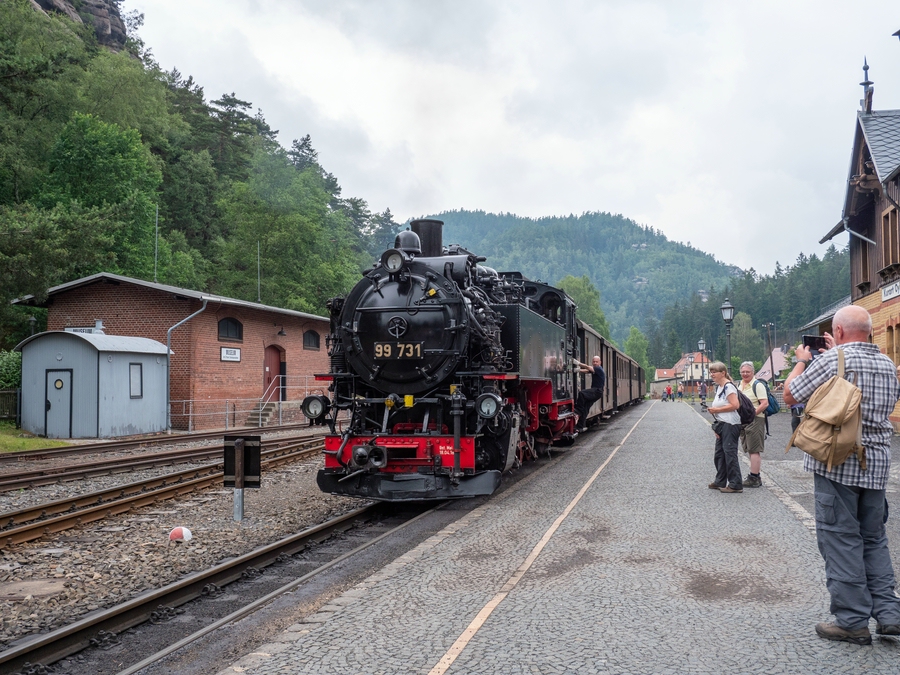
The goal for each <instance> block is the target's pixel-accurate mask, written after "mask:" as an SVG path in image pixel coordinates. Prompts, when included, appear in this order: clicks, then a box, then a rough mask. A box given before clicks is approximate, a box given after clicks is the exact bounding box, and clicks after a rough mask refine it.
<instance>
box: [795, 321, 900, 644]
mask: <svg viewBox="0 0 900 675" xmlns="http://www.w3.org/2000/svg"><path fill="white" fill-rule="evenodd" d="M832 325H833V326H834V337H832V336H831V335H829V334H828V333H825V340H826V344H827V346H828V349H826V350H825V352H824V353H823V354H821V355H820V356H819V357H817V358H816V360H815V361H812V362H811V359H812V355H811V354H810V350H809V347H806V346H805V345H798V346H797V350H796V355H797V363H796V364H795V365H794V368H793V370H791V373H790V375H788V377H787V380H785V383H784V401H785V403H787V404H788V405H794V404H796V403H800V402H803V401H809V397H810V396H812V395H813V393H814V392H815V391H816V389H818V388H819V387H820V386H822V385H823V384H825V383H826V382H827V381H828V380H829V379H831V378H832V377H834V376H835V375H836V374H837V370H838V350H837V349H834V346H835V345H840V346H841V349H842V350H843V352H844V361H845V368H846V370H847V371H848V372H853V373H854V374H855V377H856V384H857V386H858V387H859V388H860V390H861V391H862V403H861V404H860V411H861V413H862V444H863V446H864V447H865V449H866V455H865V458H866V464H867V468H866V470H862V468H861V467H860V464H859V459H858V458H857V456H856V455H855V454H853V453H851V454H850V455H849V456H848V457H847V459H846V460H845V461H844V463H843V464H841V465H839V466H835V467H832V469H831V471H829V470H828V467H827V465H826V464H824V463H822V462H819V461H817V460H815V459H813V458H812V457H811V456H810V455H805V456H804V458H803V468H804V469H805V470H806V471H811V472H813V474H814V475H813V481H814V482H813V485H814V490H815V498H816V539H817V540H818V544H819V552H820V553H821V554H822V557H823V558H824V559H825V585H826V587H827V588H828V592H829V593H830V594H831V613H832V614H834V618H835V620H834V622H833V623H819V624H816V633H817V634H818V635H819V636H820V637H823V638H825V639H826V640H838V641H842V642H852V643H854V644H860V645H868V644H872V635H871V634H870V633H869V618H870V617H872V618H874V619H875V621H876V622H877V623H876V627H875V632H876V633H878V634H879V635H900V598H898V597H897V596H896V595H895V594H894V586H895V579H894V567H893V564H892V563H891V553H890V550H889V549H888V541H887V535H886V534H885V527H884V525H885V522H886V521H887V516H888V511H887V499H886V498H885V488H886V486H887V481H888V477H889V476H890V469H891V437H892V436H893V428H892V426H891V421H890V414H891V413H892V412H893V410H894V406H895V405H896V403H897V400H898V399H900V383H898V381H897V370H896V368H895V366H894V364H893V363H892V362H891V360H890V359H889V358H888V357H886V356H884V355H883V354H881V353H880V352H879V349H878V347H877V346H876V345H874V344H871V343H870V342H869V336H870V335H871V334H872V317H871V316H870V315H869V313H868V312H867V311H866V310H865V309H863V308H862V307H859V306H856V305H850V306H848V307H842V308H841V309H839V310H838V311H837V313H836V314H835V315H834V319H832Z"/></svg>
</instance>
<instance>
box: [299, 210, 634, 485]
mask: <svg viewBox="0 0 900 675" xmlns="http://www.w3.org/2000/svg"><path fill="white" fill-rule="evenodd" d="M442 227H443V223H442V222H441V221H439V220H417V221H413V222H412V223H411V229H410V230H407V231H405V232H401V233H400V234H399V235H398V236H397V239H396V242H395V246H394V248H392V249H389V250H387V251H385V252H384V254H383V255H382V256H381V260H380V262H378V263H376V264H375V265H374V266H373V267H372V269H370V270H369V271H367V272H366V273H365V274H364V277H363V279H362V280H361V281H360V282H359V283H358V284H356V286H355V287H354V288H353V290H352V291H351V292H350V293H349V295H347V297H346V298H334V299H332V300H331V301H329V303H328V309H329V312H330V315H331V333H330V334H329V335H328V338H327V345H328V353H329V357H330V372H329V373H328V374H327V375H317V376H316V378H317V379H320V380H328V381H330V385H329V387H328V391H329V392H330V396H324V395H316V396H309V397H307V398H306V399H305V400H304V401H303V404H302V408H303V412H304V414H305V415H306V416H307V417H308V418H309V419H310V420H311V421H312V422H313V423H319V424H323V423H324V424H328V426H329V428H330V431H331V433H330V434H329V435H328V436H327V437H326V441H325V467H324V468H323V469H322V470H321V471H319V473H318V476H317V481H318V484H319V487H320V488H321V489H322V490H323V491H324V492H329V493H332V494H341V495H350V496H357V497H365V498H369V499H377V500H385V501H404V500H422V499H446V498H454V497H471V496H475V495H486V494H490V493H492V492H493V491H494V490H496V489H497V487H498V485H499V484H500V476H501V474H502V473H503V472H504V471H507V470H509V469H511V468H513V467H515V466H516V465H518V464H519V463H521V462H523V461H526V460H529V459H535V458H537V457H538V456H539V455H541V454H545V453H546V454H549V448H550V446H551V445H567V444H571V443H572V442H573V440H574V438H575V436H576V433H575V412H574V402H575V397H576V395H577V392H578V390H579V388H580V387H581V386H584V382H583V380H582V377H581V376H577V375H576V373H575V371H574V363H573V361H574V360H575V359H578V360H580V361H590V357H591V356H593V355H595V354H597V355H600V356H601V358H602V361H603V365H604V368H605V369H606V372H607V386H606V391H605V392H604V396H603V398H601V399H600V401H598V402H597V403H595V404H594V406H593V407H592V408H591V412H590V414H589V419H588V421H589V422H590V421H591V420H596V419H597V418H598V417H599V416H600V415H603V414H605V413H609V412H611V411H613V410H616V409H617V408H619V407H621V406H623V405H626V404H629V403H632V402H636V401H639V400H641V399H642V398H643V394H644V387H645V385H644V382H645V380H644V374H643V371H642V369H641V368H640V367H639V366H638V364H637V363H636V362H635V361H634V360H632V359H630V358H629V357H627V356H625V355H624V354H622V353H621V352H619V351H618V350H616V349H615V348H614V347H612V345H610V344H609V343H608V342H607V341H606V340H604V339H603V338H602V337H601V336H599V335H598V334H597V333H596V332H595V331H593V330H592V329H591V328H590V327H589V326H587V325H586V324H583V323H582V322H580V321H578V320H577V319H576V316H575V310H576V307H575V304H574V303H573V302H572V299H571V298H569V297H568V296H567V295H566V294H565V293H564V292H563V291H562V290H560V289H558V288H554V287H552V286H549V285H547V284H543V283H540V282H533V281H530V280H528V279H526V278H525V277H523V276H522V275H521V274H520V273H518V272H513V273H504V274H498V273H497V272H496V271H495V270H493V269H491V268H490V267H486V266H483V265H482V264H481V263H483V262H484V261H485V258H484V257H481V256H477V255H475V254H473V253H471V252H469V251H467V250H466V249H464V248H462V247H461V246H458V245H450V246H447V247H444V246H443V244H442ZM341 413H344V414H343V415H342V414H341Z"/></svg>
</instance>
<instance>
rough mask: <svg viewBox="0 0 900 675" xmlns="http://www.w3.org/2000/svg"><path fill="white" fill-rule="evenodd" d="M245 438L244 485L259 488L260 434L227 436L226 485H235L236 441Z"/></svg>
mask: <svg viewBox="0 0 900 675" xmlns="http://www.w3.org/2000/svg"><path fill="white" fill-rule="evenodd" d="M239 438H243V439H244V487H245V488H258V487H259V486H260V483H261V470H260V468H261V466H260V465H261V462H260V442H259V439H260V437H259V436H225V487H231V488H233V487H234V442H235V441H236V440H237V439H239Z"/></svg>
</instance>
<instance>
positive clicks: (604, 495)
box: [221, 401, 900, 675]
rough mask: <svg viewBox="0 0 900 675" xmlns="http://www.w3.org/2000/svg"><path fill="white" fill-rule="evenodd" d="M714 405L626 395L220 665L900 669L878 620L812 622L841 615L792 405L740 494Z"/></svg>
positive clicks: (892, 642) (778, 419)
mask: <svg viewBox="0 0 900 675" xmlns="http://www.w3.org/2000/svg"><path fill="white" fill-rule="evenodd" d="M709 420H710V417H709V415H702V414H701V413H700V412H699V410H698V408H697V407H696V406H692V405H689V404H686V403H682V402H679V403H671V404H669V403H661V402H649V401H648V402H645V403H643V404H641V405H639V406H636V407H633V408H629V409H627V410H626V411H624V412H622V413H620V414H618V415H615V416H614V417H613V418H612V420H610V422H608V423H607V424H606V425H604V427H603V428H602V429H600V430H597V431H591V432H588V433H586V434H583V435H582V436H581V437H580V438H579V439H578V441H577V443H576V445H575V446H573V447H572V448H571V449H570V450H568V451H566V452H562V453H559V454H556V455H554V457H553V459H551V460H549V461H548V462H547V464H546V466H545V467H544V468H542V469H541V470H540V471H537V472H535V473H534V474H532V475H530V476H528V477H527V478H525V479H523V480H521V481H519V482H517V483H516V484H514V485H512V486H511V487H509V488H508V489H506V490H505V491H503V492H502V493H500V494H498V495H495V496H494V497H492V498H491V499H489V500H487V501H485V502H483V503H481V504H479V505H476V506H473V507H472V508H471V510H469V511H468V512H466V513H465V515H463V516H462V517H461V518H460V519H458V520H456V521H455V522H453V523H452V524H450V525H448V526H446V527H444V528H443V529H441V530H440V531H438V532H437V533H435V534H434V535H433V536H431V537H430V538H428V539H427V540H425V541H424V542H422V543H421V544H419V545H418V546H417V547H415V548H414V549H412V550H411V551H410V552H408V553H407V554H405V555H403V556H401V557H400V558H398V559H396V560H394V561H393V562H391V563H390V564H388V565H387V566H386V567H384V568H382V569H381V570H380V571H378V572H377V573H376V574H374V575H373V576H371V577H369V578H367V579H366V580H364V581H363V582H362V583H359V584H357V585H356V586H354V587H353V588H351V589H350V590H348V591H347V592H346V593H344V594H343V595H342V596H340V597H338V598H336V599H335V600H334V601H332V602H331V603H330V604H329V605H327V606H325V607H323V608H321V609H320V610H319V611H318V612H317V613H316V614H314V615H312V616H310V617H308V618H307V619H306V620H304V621H303V622H302V623H298V624H295V625H292V626H290V627H289V628H288V629H287V630H286V631H284V632H283V633H281V634H280V635H279V636H278V638H277V639H275V640H273V641H271V642H269V643H267V644H263V645H259V646H258V648H256V649H255V650H254V651H253V652H252V653H250V654H247V655H246V656H244V657H243V658H242V659H240V660H239V661H237V662H236V663H234V664H233V665H232V666H230V667H229V668H226V669H225V670H223V671H221V673H222V675H224V674H225V673H227V674H228V675H232V674H233V673H247V674H251V675H257V674H259V675H270V674H271V675H274V674H276V673H278V674H282V673H316V674H318V675H322V674H331V673H334V674H344V673H367V674H376V673H390V674H397V673H422V674H430V675H442V674H443V673H451V674H459V673H467V674H469V673H485V674H488V673H490V674H496V673H529V674H530V673H585V674H587V673H636V674H637V673H641V674H644V673H723V672H731V673H798V674H799V673H803V674H808V673H859V672H876V673H879V672H880V673H887V672H898V665H897V664H898V657H900V641H898V640H896V639H894V638H881V637H879V636H876V635H874V622H873V623H872V626H871V627H872V629H873V644H872V645H871V646H858V645H851V644H847V643H836V642H829V641H827V640H823V639H821V638H819V637H817V636H816V634H815V631H814V625H815V624H816V623H817V622H819V621H830V620H832V617H831V615H830V614H829V612H828V605H829V598H828V593H827V591H826V588H825V578H824V563H823V561H822V559H821V557H820V555H819V552H818V549H817V547H816V541H815V533H814V522H813V520H812V517H811V515H810V512H809V507H808V506H804V502H806V503H807V504H808V503H809V500H810V495H811V489H812V487H811V486H812V480H811V478H807V477H806V476H805V475H804V474H803V473H802V471H800V472H799V473H798V464H799V457H796V456H793V453H797V452H798V451H796V450H794V451H792V455H791V456H787V457H786V456H785V455H784V446H785V441H786V439H785V441H781V440H779V439H778V438H777V436H781V437H784V436H785V435H786V432H785V429H788V430H789V426H790V417H789V415H787V414H782V415H777V416H775V417H773V418H772V420H771V422H772V424H773V426H774V425H775V424H776V423H777V425H778V427H779V429H780V431H779V432H778V433H777V434H776V433H774V432H773V439H772V440H771V441H770V442H769V445H768V446H767V451H766V453H764V455H763V456H764V463H763V487H762V488H757V489H745V490H744V492H743V493H741V494H723V493H721V492H719V491H717V490H710V489H709V488H708V487H707V484H708V483H709V482H710V481H712V480H713V478H714V468H713V461H712V456H713V443H714V437H713V434H712V431H711V430H710V427H709ZM742 462H744V465H743V474H744V475H746V473H747V465H746V462H745V459H744V458H742ZM892 543H896V542H892ZM894 560H895V562H896V561H897V558H896V555H895V558H894Z"/></svg>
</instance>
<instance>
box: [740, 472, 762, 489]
mask: <svg viewBox="0 0 900 675" xmlns="http://www.w3.org/2000/svg"><path fill="white" fill-rule="evenodd" d="M744 487H746V488H753V487H762V478H760V477H759V476H751V475H749V474H748V475H747V477H746V478H745V479H744Z"/></svg>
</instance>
